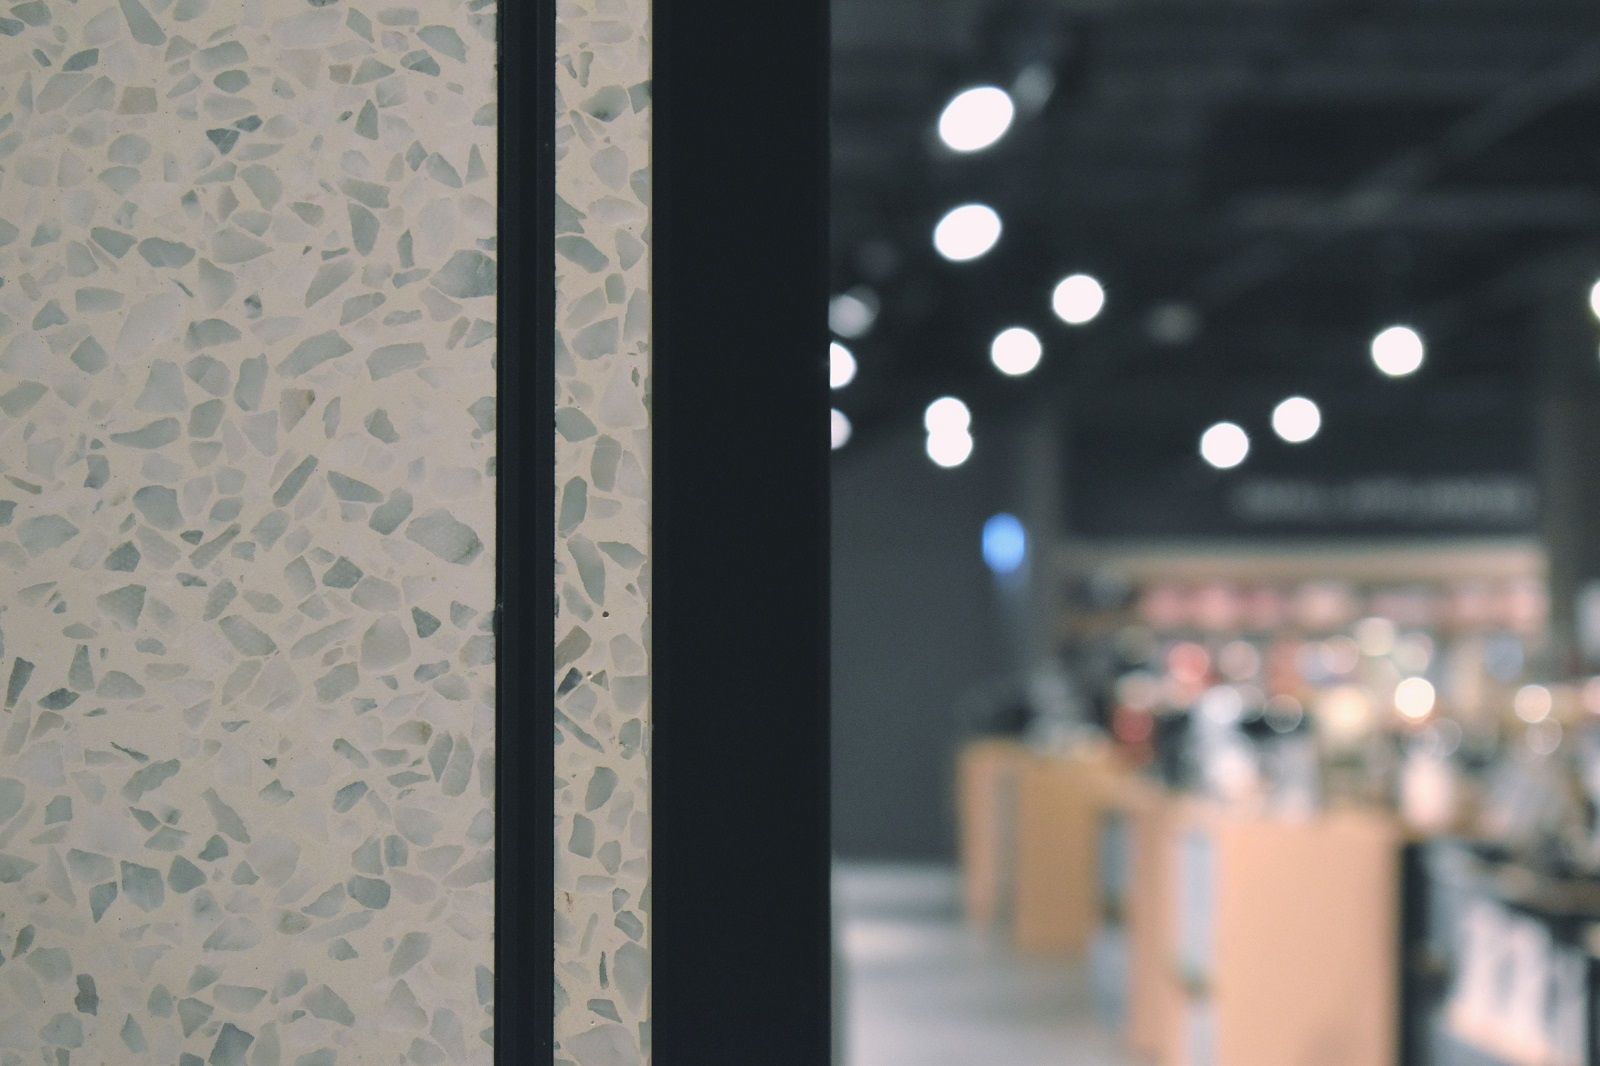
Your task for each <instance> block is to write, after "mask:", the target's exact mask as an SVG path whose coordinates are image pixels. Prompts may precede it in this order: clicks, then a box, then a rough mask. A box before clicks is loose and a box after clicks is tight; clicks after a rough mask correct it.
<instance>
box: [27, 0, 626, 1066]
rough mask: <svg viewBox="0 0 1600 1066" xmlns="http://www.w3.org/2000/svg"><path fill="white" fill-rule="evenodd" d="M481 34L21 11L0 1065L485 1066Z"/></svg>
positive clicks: (272, 6)
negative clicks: (402, 1064)
mask: <svg viewBox="0 0 1600 1066" xmlns="http://www.w3.org/2000/svg"><path fill="white" fill-rule="evenodd" d="M493 19H494V8H493V4H492V0H426V2H421V3H414V4H412V5H407V4H405V3H387V2H382V0H309V2H308V0H76V2H67V0H49V2H45V0H25V2H22V3H17V4H11V3H7V4H5V5H4V7H3V10H0V639H3V650H0V696H3V707H0V1064H3V1066H20V1064H24V1063H26V1064H35V1063H50V1064H65V1063H83V1064H100V1063H162V1064H171V1063H177V1064H180V1066H199V1064H201V1063H206V1064H214V1066H279V1064H281V1066H327V1064H349V1063H378V1062H383V1063H399V1062H407V1063H487V1062H489V1061H490V1058H491V1050H490V1049H491V1041H492V1039H493V1030H492V1022H491V1010H492V1006H493V1005H492V1002H491V989H492V974H491V972H490V970H489V963H490V960H491V958H492V954H491V952H492V938H493V929H492V877H493V870H494V865H493V863H494V857H493V852H492V850H491V847H492V833H493V796H492V793H491V785H492V781H493V750H494V749H493V740H494V738H493V715H494V693H493V687H492V684H493V661H492V659H493V641H492V632H491V614H492V608H493V593H494V580H493V555H494V544H493V543H492V532H493V514H494V495H493V493H494V441H493V437H492V429H493V426H494V412H495V396H494V365H493V364H494V355H495V345H494V306H495V255H496V252H495V176H494V175H495V159H494V154H493V149H494V139H495V101H494V70H495V68H494V62H495V58H494V57H495V48H494V25H493ZM619 976H620V974H619Z"/></svg>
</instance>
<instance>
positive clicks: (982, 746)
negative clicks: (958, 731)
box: [958, 740, 1116, 955]
mask: <svg viewBox="0 0 1600 1066" xmlns="http://www.w3.org/2000/svg"><path fill="white" fill-rule="evenodd" d="M1115 776H1116V774H1115V771H1114V769H1113V764H1112V762H1111V760H1110V757H1109V755H1108V754H1107V753H1106V752H1105V751H1104V749H1099V748H1093V747H1087V748H1084V749H1080V750H1076V751H1073V752H1069V753H1065V754H1047V753H1041V752H1037V751H1035V750H1033V749H1031V748H1029V747H1027V746H1025V745H1023V744H1021V743H1019V742H1016V741H1009V740H986V741H978V742H974V743H972V744H969V745H967V746H966V747H965V748H964V749H963V750H962V752H961V756H960V766H959V770H958V788H959V792H960V812H959V814H960V818H959V820H960V826H961V863H962V879H963V893H964V896H965V901H966V908H967V915H968V917H969V919H970V920H971V921H972V922H974V923H975V924H977V925H979V926H983V927H986V928H996V927H998V928H1000V929H1003V930H1005V931H1007V932H1008V933H1009V936H1010V938H1011V941H1012V943H1013V944H1014V945H1015V946H1016V947H1017V948H1018V949H1019V950H1021V951H1024V952H1027V953H1030V954H1042V955H1049V954H1056V955H1072V954H1078V953H1081V952H1082V951H1083V950H1084V949H1085V948H1086V947H1087V945H1088V943H1089V939H1090V937H1091V936H1092V935H1093V933H1094V930H1095V927H1096V924H1097V922H1098V919H1099V914H1098V861H1097V848H1098V843H1099V841H1098V817H1099V815H1098V812H1099V808H1100V804H1101V803H1102V802H1103V801H1104V798H1105V796H1106V793H1107V789H1108V787H1109V783H1110V782H1111V781H1112V780H1114V778H1115Z"/></svg>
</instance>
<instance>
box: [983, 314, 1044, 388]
mask: <svg viewBox="0 0 1600 1066" xmlns="http://www.w3.org/2000/svg"><path fill="white" fill-rule="evenodd" d="M1043 355H1044V346H1043V345H1042V344H1040V343H1039V337H1038V335H1037V334H1035V333H1034V332H1033V330H1031V329H1023V328H1022V327H1021V326H1012V327H1011V328H1010V329H1006V330H1001V331H1000V333H999V335H998V336H996V337H995V339H994V343H993V344H991V345H989V359H990V361H991V362H993V363H994V365H995V367H996V368H997V369H998V370H999V371H1000V372H1001V373H1002V374H1010V375H1011V376H1012V377H1017V376H1018V375H1020V374H1026V373H1027V372H1028V371H1030V370H1032V369H1033V368H1034V367H1036V366H1038V365H1039V359H1040V358H1041V357H1042V356H1043Z"/></svg>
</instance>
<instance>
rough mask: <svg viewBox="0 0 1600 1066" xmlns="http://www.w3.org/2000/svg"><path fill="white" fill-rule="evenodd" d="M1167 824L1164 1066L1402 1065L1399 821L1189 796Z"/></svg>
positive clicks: (1159, 1032)
mask: <svg viewBox="0 0 1600 1066" xmlns="http://www.w3.org/2000/svg"><path fill="white" fill-rule="evenodd" d="M1164 832H1165V835H1166V837H1167V846H1166V847H1165V849H1163V850H1164V851H1165V852H1166V855H1167V860H1166V861H1167V862H1168V863H1170V866H1169V868H1168V869H1167V870H1166V871H1165V872H1166V876H1167V878H1168V884H1169V886H1170V889H1171V891H1170V893H1168V900H1167V902H1168V906H1167V916H1166V918H1165V923H1166V924H1165V927H1164V928H1163V927H1161V924H1160V923H1161V921H1162V919H1160V918H1157V919H1156V921H1157V928H1156V929H1155V930H1154V931H1153V932H1151V933H1149V934H1148V935H1153V936H1155V937H1157V938H1158V939H1159V940H1161V941H1162V942H1163V943H1164V948H1165V950H1164V951H1163V952H1162V954H1163V955H1164V957H1165V965H1164V966H1163V967H1161V968H1160V970H1159V971H1158V986H1159V985H1164V986H1165V987H1164V988H1160V989H1159V990H1158V991H1157V993H1156V997H1155V1002H1156V1003H1157V1004H1159V1009H1160V1010H1161V1011H1162V1012H1163V1013H1164V1014H1165V1017H1163V1018H1161V1019H1159V1020H1158V1021H1157V1022H1156V1023H1155V1024H1154V1026H1153V1029H1152V1030H1151V1031H1152V1032H1154V1034H1155V1038H1156V1040H1157V1042H1158V1044H1159V1051H1158V1055H1157V1058H1158V1061H1159V1062H1160V1063H1161V1064H1162V1066H1396V1063H1397V1056H1396V1037H1397V1033H1398V1029H1399V1017H1398V1011H1399V988H1398V974H1399V959H1398V952H1399V945H1400V936H1399V910H1400V849H1401V846H1402V843H1403V841H1402V833H1401V830H1400V828H1399V826H1398V825H1396V824H1395V823H1394V822H1393V821H1392V820H1391V819H1389V818H1387V817H1385V816H1384V815H1381V814H1377V813H1368V812H1353V811H1352V812H1332V813H1328V814H1324V815H1320V816H1318V817H1315V818H1311V819H1306V820H1284V819H1277V818H1271V817H1266V816H1252V815H1246V814H1238V813H1230V812H1224V811H1221V810H1218V809H1217V808H1215V807H1213V806H1210V805H1208V804H1205V803H1202V802H1198V801H1192V800H1191V801H1185V802H1183V803H1181V804H1179V805H1178V806H1177V807H1176V808H1175V810H1174V811H1173V814H1172V817H1171V818H1170V819H1168V820H1167V822H1166V826H1165V830H1164ZM1145 920H1147V921H1148V920H1149V919H1148V918H1147V919H1145Z"/></svg>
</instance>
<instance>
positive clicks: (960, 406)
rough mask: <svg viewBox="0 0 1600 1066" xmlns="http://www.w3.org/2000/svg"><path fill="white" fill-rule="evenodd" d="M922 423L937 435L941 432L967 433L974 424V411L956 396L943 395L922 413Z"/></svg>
mask: <svg viewBox="0 0 1600 1066" xmlns="http://www.w3.org/2000/svg"><path fill="white" fill-rule="evenodd" d="M922 425H923V427H924V428H925V429H927V431H928V432H929V433H931V434H933V435H935V436H937V435H939V434H941V433H965V432H966V431H967V428H968V427H969V426H971V425H972V412H971V411H970V410H969V409H968V408H967V405H966V404H964V403H962V402H961V401H960V400H958V399H956V398H955V397H954V396H941V397H939V398H938V399H937V400H935V401H933V402H932V403H930V404H929V405H928V409H927V410H926V411H924V412H923V413H922Z"/></svg>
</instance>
